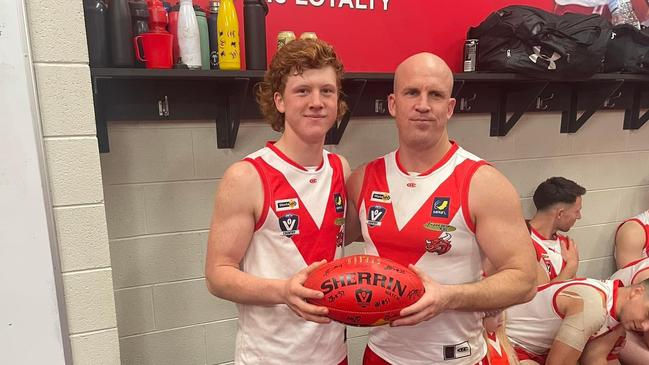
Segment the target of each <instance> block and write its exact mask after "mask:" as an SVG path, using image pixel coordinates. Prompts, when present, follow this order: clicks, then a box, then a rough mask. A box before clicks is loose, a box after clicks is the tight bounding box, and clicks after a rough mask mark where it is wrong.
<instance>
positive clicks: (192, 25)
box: [178, 0, 202, 69]
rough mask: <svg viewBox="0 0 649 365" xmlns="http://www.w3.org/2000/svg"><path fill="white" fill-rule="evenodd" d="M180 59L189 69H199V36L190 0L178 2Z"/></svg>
mask: <svg viewBox="0 0 649 365" xmlns="http://www.w3.org/2000/svg"><path fill="white" fill-rule="evenodd" d="M178 46H179V48H180V58H181V59H182V62H183V63H184V64H185V65H187V67H189V68H194V69H198V68H201V66H202V64H201V35H200V32H199V30H198V21H197V20H196V13H195V12H194V6H193V5H192V0H180V11H179V13H178Z"/></svg>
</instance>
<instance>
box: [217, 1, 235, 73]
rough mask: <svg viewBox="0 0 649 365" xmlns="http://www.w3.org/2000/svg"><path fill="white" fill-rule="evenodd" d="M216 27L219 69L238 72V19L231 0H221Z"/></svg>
mask: <svg viewBox="0 0 649 365" xmlns="http://www.w3.org/2000/svg"><path fill="white" fill-rule="evenodd" d="M217 27H218V30H219V67H220V68H221V70H240V69H241V49H240V42H239V18H238V17H237V9H235V7H234V1H233V0H221V6H220V8H219V15H218V17H217Z"/></svg>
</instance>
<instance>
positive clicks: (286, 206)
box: [275, 198, 300, 212]
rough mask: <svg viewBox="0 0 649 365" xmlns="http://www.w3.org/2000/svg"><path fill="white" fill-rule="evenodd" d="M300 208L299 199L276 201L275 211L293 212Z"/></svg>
mask: <svg viewBox="0 0 649 365" xmlns="http://www.w3.org/2000/svg"><path fill="white" fill-rule="evenodd" d="M298 208H300V203H298V200H297V198H292V199H283V200H275V211H277V212H282V211H285V210H293V209H298Z"/></svg>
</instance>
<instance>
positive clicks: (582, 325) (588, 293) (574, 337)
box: [555, 285, 606, 351]
mask: <svg viewBox="0 0 649 365" xmlns="http://www.w3.org/2000/svg"><path fill="white" fill-rule="evenodd" d="M559 296H565V297H570V298H575V299H581V301H582V304H583V305H582V307H583V308H582V310H581V311H580V312H578V313H574V314H571V315H569V316H565V317H564V319H563V321H562V322H561V327H559V331H558V332H557V335H556V337H555V340H557V341H561V342H562V343H564V344H566V345H568V346H570V347H572V348H574V349H575V350H579V351H582V350H583V349H584V347H585V346H586V342H588V340H589V339H590V337H591V336H592V335H593V334H594V333H596V332H597V331H598V330H599V329H600V328H601V327H602V326H603V325H604V322H605V321H606V307H605V304H604V303H603V301H602V295H601V294H600V292H599V291H598V290H597V289H595V288H592V287H589V286H585V285H573V286H571V287H570V288H569V289H565V291H563V292H561V293H560V294H559Z"/></svg>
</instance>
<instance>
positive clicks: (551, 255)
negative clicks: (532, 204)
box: [530, 226, 568, 280]
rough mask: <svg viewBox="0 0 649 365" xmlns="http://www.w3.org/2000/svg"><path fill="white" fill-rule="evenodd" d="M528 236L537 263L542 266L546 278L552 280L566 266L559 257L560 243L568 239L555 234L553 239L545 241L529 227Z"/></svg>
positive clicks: (545, 239)
mask: <svg viewBox="0 0 649 365" xmlns="http://www.w3.org/2000/svg"><path fill="white" fill-rule="evenodd" d="M530 235H531V236H532V242H533V243H534V249H535V250H536V257H537V259H538V261H539V262H540V263H541V264H543V268H544V269H545V272H546V273H547V274H548V278H549V279H550V280H554V279H555V278H556V277H557V276H558V275H559V273H560V272H561V270H562V269H563V268H564V266H566V262H565V261H564V260H563V257H562V256H561V241H564V242H566V241H567V240H568V238H567V237H565V236H561V235H559V234H557V235H556V238H555V239H547V238H545V237H543V235H541V234H540V233H539V232H538V231H537V230H535V229H534V228H532V227H531V226H530Z"/></svg>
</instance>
